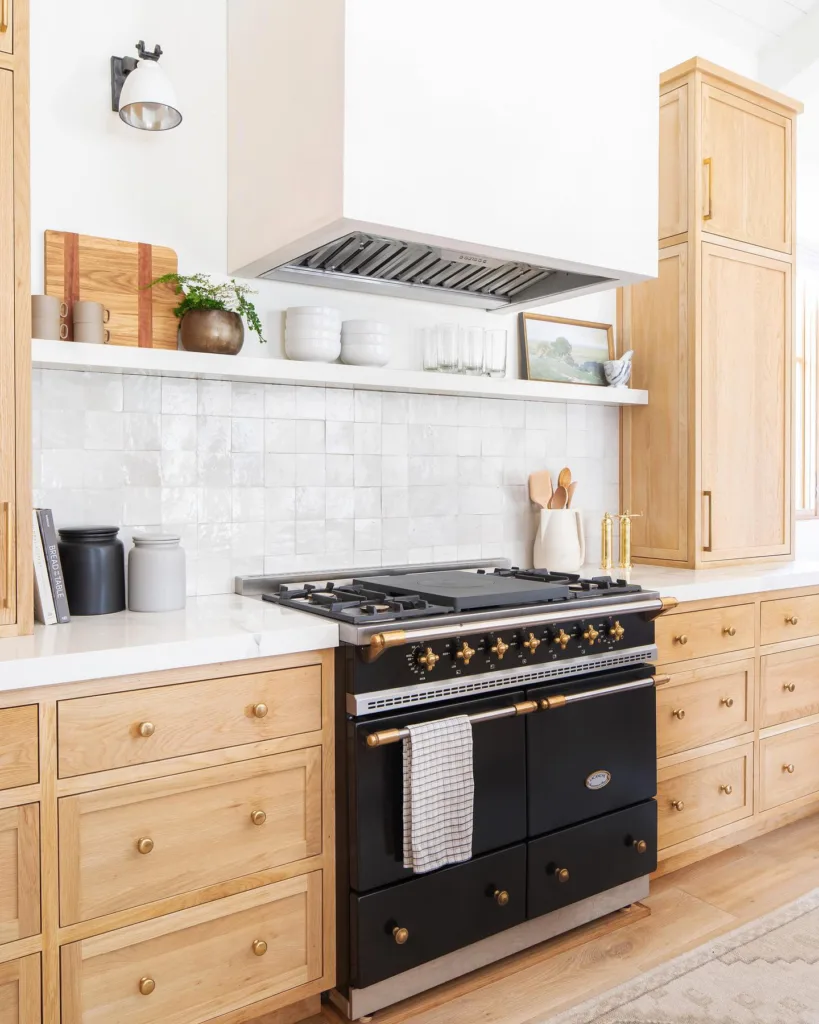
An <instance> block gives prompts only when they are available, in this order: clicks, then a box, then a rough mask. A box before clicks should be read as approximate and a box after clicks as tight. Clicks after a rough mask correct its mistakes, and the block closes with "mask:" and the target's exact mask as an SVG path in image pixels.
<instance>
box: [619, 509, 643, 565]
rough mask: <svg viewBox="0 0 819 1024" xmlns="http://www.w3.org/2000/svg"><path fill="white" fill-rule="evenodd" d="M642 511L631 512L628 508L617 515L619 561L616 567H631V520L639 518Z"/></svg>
mask: <svg viewBox="0 0 819 1024" xmlns="http://www.w3.org/2000/svg"><path fill="white" fill-rule="evenodd" d="M641 515H642V513H631V512H629V510H628V509H626V511H625V512H621V513H620V514H619V515H618V517H617V518H618V519H619V520H620V562H619V564H618V566H617V568H618V569H633V568H634V566H633V565H632V564H631V520H632V519H639V518H640V516H641Z"/></svg>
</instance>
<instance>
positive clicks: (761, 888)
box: [311, 816, 819, 1024]
mask: <svg viewBox="0 0 819 1024" xmlns="http://www.w3.org/2000/svg"><path fill="white" fill-rule="evenodd" d="M816 888H819V816H816V817H813V818H805V819H803V820H802V821H799V822H796V823H795V824H793V825H788V826H786V827H785V828H781V829H779V830H777V831H776V832H770V833H768V835H765V836H760V837H759V838H758V839H753V840H751V841H750V842H748V843H745V844H743V845H742V846H737V847H734V848H733V849H731V850H726V851H724V852H723V853H720V854H717V855H716V856H715V857H711V858H710V859H708V860H705V861H702V862H701V863H700V864H695V865H693V866H691V867H688V868H683V869H682V870H681V871H677V872H675V873H673V874H670V875H666V876H665V877H663V878H659V879H657V880H656V881H655V882H652V885H651V895H650V896H649V897H648V899H647V900H645V901H644V902H645V903H646V904H647V905H648V906H649V907H650V908H651V915H650V916H648V917H644V918H642V919H641V920H637V921H635V922H633V923H631V924H629V925H628V926H627V927H624V928H620V929H618V930H615V931H610V932H608V933H607V934H605V935H602V936H599V937H597V938H591V940H590V941H588V942H586V943H585V944H583V945H575V946H574V947H572V948H568V949H565V950H564V951H562V952H558V953H557V954H556V955H555V956H552V957H550V958H549V959H546V960H542V961H540V962H539V963H537V964H535V965H531V962H530V963H529V965H527V964H526V963H525V962H522V963H521V968H522V969H521V970H518V971H516V972H514V973H511V974H507V976H506V977H504V978H501V979H500V980H498V979H497V978H492V977H490V976H487V980H486V982H485V983H484V984H482V985H481V987H479V988H476V987H475V984H476V982H477V983H478V984H481V979H480V977H477V978H476V977H473V978H472V979H470V981H467V980H466V979H459V980H458V981H455V982H451V983H450V984H449V985H447V986H442V987H441V988H440V989H439V990H438V991H437V992H436V993H435V995H436V996H437V997H438V998H436V999H434V1000H429V999H426V1000H424V999H423V997H418V999H416V1000H407V1002H406V1003H404V1004H403V1005H401V1006H400V1007H392V1008H390V1009H389V1010H385V1011H383V1012H382V1013H381V1014H376V1015H375V1016H374V1018H373V1021H374V1024H379V1021H383V1022H384V1024H396V1022H399V1021H400V1022H402V1024H490V1022H491V1024H542V1022H545V1021H548V1019H549V1017H550V1016H551V1015H553V1014H557V1013H560V1012H561V1011H563V1010H566V1009H568V1008H569V1007H571V1006H574V1005H576V1004H578V1003H582V1002H583V1001H584V1000H586V999H589V998H591V997H592V996H594V995H598V994H600V993H601V992H605V991H606V990H607V989H610V988H613V987H614V986H616V985H619V984H621V983H622V982H624V981H627V980H628V979H629V978H633V977H635V976H636V975H638V974H641V973H642V972H643V971H646V970H648V969H649V968H652V967H655V966H657V965H658V964H660V963H663V962H664V961H666V960H670V959H672V958H673V957H675V956H678V955H679V954H680V953H684V952H685V951H686V950H689V949H693V948H694V947H696V946H699V945H701V944H702V943H704V942H706V941H708V940H709V939H711V938H714V937H715V936H717V935H720V934H722V933H723V932H728V931H731V930H733V929H734V928H736V927H738V926H739V925H741V924H744V923H745V922H746V921H750V920H753V919H754V918H756V917H761V916H762V915H763V914H767V913H768V912H769V911H771V910H775V909H776V908H777V907H780V906H782V905H783V904H785V903H790V902H791V901H792V900H795V899H797V898H798V897H799V896H801V895H802V894H803V893H806V892H810V891H811V890H812V889H816ZM553 941H555V942H559V941H560V940H559V939H557V940H553ZM521 956H522V957H525V954H521ZM470 989H472V990H471V991H470ZM338 1020H339V1018H338V1017H337V1016H336V1015H335V1014H334V1013H333V1012H332V1010H330V1009H329V1008H326V1009H325V1011H324V1016H322V1017H316V1018H312V1019H311V1024H328V1021H333V1024H337V1022H338Z"/></svg>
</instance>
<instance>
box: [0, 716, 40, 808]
mask: <svg viewBox="0 0 819 1024" xmlns="http://www.w3.org/2000/svg"><path fill="white" fill-rule="evenodd" d="M39 758H40V750H39V742H38V726H37V705H36V704H27V705H26V706H25V707H21V708H4V709H3V710H0V789H13V788H15V787H16V786H32V785H34V784H36V782H37V781H38V780H39V778H40V769H39Z"/></svg>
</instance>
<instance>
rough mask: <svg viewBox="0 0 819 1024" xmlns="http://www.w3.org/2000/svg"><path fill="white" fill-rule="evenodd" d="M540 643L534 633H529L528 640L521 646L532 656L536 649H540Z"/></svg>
mask: <svg viewBox="0 0 819 1024" xmlns="http://www.w3.org/2000/svg"><path fill="white" fill-rule="evenodd" d="M541 642H542V641H540V640H538V638H537V637H536V636H535V634H534V633H530V634H529V638H528V639H527V640H524V641H523V646H524V647H525V648H526V650H527V651H528V652H529V653H530V654H534V653H535V651H536V650H537V649H538V647H540V645H541Z"/></svg>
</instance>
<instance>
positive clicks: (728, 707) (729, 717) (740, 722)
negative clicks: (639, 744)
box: [657, 658, 754, 757]
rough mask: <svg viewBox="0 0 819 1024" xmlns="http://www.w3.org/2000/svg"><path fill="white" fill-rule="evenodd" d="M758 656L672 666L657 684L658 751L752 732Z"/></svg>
mask: <svg viewBox="0 0 819 1024" xmlns="http://www.w3.org/2000/svg"><path fill="white" fill-rule="evenodd" d="M753 727H754V659H753V658H747V659H746V660H744V661H733V662H730V663H729V664H727V665H715V666H712V667H710V668H698V669H690V670H688V671H682V672H672V673H671V679H670V682H668V683H664V684H663V685H662V686H659V687H658V688H657V756H658V757H665V756H666V755H667V754H676V753H678V752H679V751H681V750H691V749H692V748H693V747H701V746H704V745H705V744H706V743H715V742H716V741H717V740H725V739H730V738H731V737H733V736H741V735H743V733H746V732H751V731H752V730H753Z"/></svg>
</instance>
